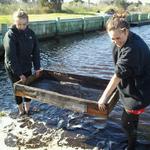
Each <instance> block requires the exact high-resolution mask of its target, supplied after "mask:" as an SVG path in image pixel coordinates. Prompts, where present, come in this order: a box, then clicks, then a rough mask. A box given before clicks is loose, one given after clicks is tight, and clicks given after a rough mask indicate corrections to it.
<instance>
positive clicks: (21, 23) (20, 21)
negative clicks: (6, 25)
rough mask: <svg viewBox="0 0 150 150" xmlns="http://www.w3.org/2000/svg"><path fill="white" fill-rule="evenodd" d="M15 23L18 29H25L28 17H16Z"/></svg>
mask: <svg viewBox="0 0 150 150" xmlns="http://www.w3.org/2000/svg"><path fill="white" fill-rule="evenodd" d="M15 25H16V28H17V29H18V30H25V29H26V27H27V25H28V19H27V18H16V19H15Z"/></svg>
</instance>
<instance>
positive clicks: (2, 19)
mask: <svg viewBox="0 0 150 150" xmlns="http://www.w3.org/2000/svg"><path fill="white" fill-rule="evenodd" d="M91 15H92V14H91ZM91 15H90V14H88V15H87V14H67V13H51V14H37V15H35V14H32V15H29V21H43V20H55V19H56V18H58V17H59V18H60V19H69V18H81V17H84V16H91ZM3 23H4V24H5V23H6V24H11V23H12V16H11V15H0V24H3Z"/></svg>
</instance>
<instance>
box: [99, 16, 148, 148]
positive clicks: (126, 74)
mask: <svg viewBox="0 0 150 150" xmlns="http://www.w3.org/2000/svg"><path fill="white" fill-rule="evenodd" d="M106 30H107V32H108V34H109V36H110V38H111V40H112V42H113V43H114V47H113V59H114V64H115V73H114V75H113V76H112V78H111V80H110V82H109V84H108V85H107V87H106V89H105V90H104V92H103V94H102V96H101V98H100V99H99V101H98V106H99V109H100V110H105V109H106V103H107V100H108V97H109V96H110V94H111V93H112V92H113V91H114V89H115V88H116V87H117V89H118V91H119V94H120V99H121V101H122V103H123V107H124V110H123V114H122V124H123V128H124V130H125V132H126V134H127V136H128V148H127V149H128V150H134V149H135V142H136V138H137V127H138V121H139V115H140V114H141V113H143V112H144V109H145V107H147V106H148V105H149V104H150V50H149V48H148V46H147V44H146V43H145V42H144V41H143V39H142V38H141V37H140V36H138V35H137V34H135V33H133V32H131V31H130V30H129V24H128V22H127V21H126V20H125V18H123V17H122V16H118V15H114V16H113V17H112V18H110V19H109V20H108V21H107V23H106Z"/></svg>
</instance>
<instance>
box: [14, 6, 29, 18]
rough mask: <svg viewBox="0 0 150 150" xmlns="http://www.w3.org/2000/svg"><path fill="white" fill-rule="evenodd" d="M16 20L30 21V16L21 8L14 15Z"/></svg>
mask: <svg viewBox="0 0 150 150" xmlns="http://www.w3.org/2000/svg"><path fill="white" fill-rule="evenodd" d="M16 18H20V19H27V20H28V14H27V13H26V12H25V11H24V10H23V9H20V8H19V9H18V10H17V11H15V12H14V14H13V19H14V20H15V19H16Z"/></svg>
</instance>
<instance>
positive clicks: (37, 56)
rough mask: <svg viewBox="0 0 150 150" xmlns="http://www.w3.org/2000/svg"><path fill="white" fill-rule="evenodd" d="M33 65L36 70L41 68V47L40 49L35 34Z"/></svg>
mask: <svg viewBox="0 0 150 150" xmlns="http://www.w3.org/2000/svg"><path fill="white" fill-rule="evenodd" d="M32 60H33V65H34V70H35V71H36V70H40V49H39V43H38V40H37V38H36V35H35V34H34V47H33V59H32Z"/></svg>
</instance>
